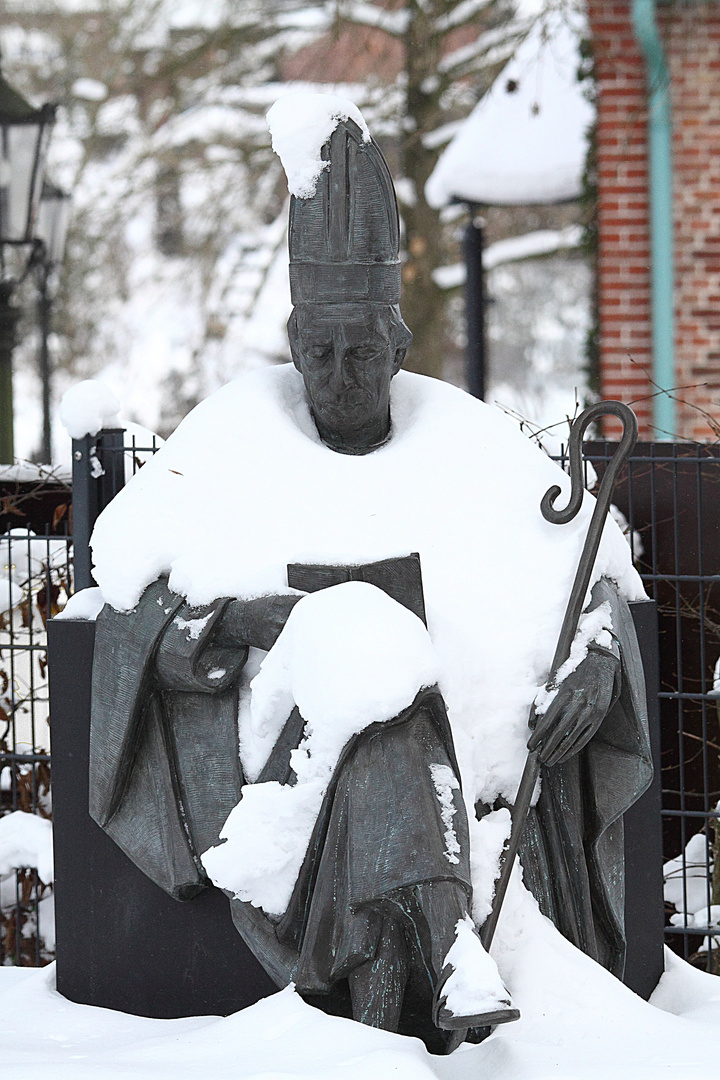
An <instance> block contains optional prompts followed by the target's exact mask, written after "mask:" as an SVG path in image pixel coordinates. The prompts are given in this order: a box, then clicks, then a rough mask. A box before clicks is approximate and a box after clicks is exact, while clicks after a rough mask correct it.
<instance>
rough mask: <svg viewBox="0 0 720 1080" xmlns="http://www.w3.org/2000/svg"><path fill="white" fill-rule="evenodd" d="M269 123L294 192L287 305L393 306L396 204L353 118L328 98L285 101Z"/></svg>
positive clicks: (374, 149)
mask: <svg viewBox="0 0 720 1080" xmlns="http://www.w3.org/2000/svg"><path fill="white" fill-rule="evenodd" d="M295 98H299V99H301V101H300V104H301V105H302V108H299V107H298V104H296V103H294V101H293V99H295ZM268 122H269V123H270V127H271V132H272V137H273V147H274V148H275V149H276V150H277V152H278V153H279V154H280V156H281V159H282V162H283V165H284V167H285V170H286V172H287V174H288V185H289V187H290V190H291V192H292V198H291V201H290V227H289V247H290V292H291V296H292V302H293V304H302V303H315V304H317V303H337V302H338V301H344V302H347V303H367V302H371V303H381V304H397V303H398V302H399V300H400V223H399V216H398V209H397V200H396V198H395V190H394V188H393V184H392V179H391V177H390V173H389V170H388V167H387V164H386V163H385V159H384V158H383V156H382V153H381V151H380V149H379V147H378V146H377V144H376V143H374V142H373V140H372V139H371V138H370V135H369V132H368V130H367V126H366V125H365V121H364V120H363V118H362V116H361V115H360V113H359V111H358V110H357V109H356V108H355V106H354V105H352V103H351V102H346V101H343V99H342V98H335V97H334V96H330V95H326V94H293V95H290V94H289V95H287V96H286V97H284V98H281V99H280V100H279V101H278V102H277V103H276V104H275V105H274V106H273V108H272V109H271V110H270V112H269V113H268ZM321 140H322V141H321ZM310 181H311V182H310Z"/></svg>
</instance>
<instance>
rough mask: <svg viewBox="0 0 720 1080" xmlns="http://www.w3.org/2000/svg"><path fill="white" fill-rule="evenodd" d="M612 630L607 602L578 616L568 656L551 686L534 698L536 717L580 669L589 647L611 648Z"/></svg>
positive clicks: (545, 710) (545, 687) (547, 707)
mask: <svg viewBox="0 0 720 1080" xmlns="http://www.w3.org/2000/svg"><path fill="white" fill-rule="evenodd" d="M612 628H613V624H612V612H611V610H610V604H609V602H608V601H607V600H606V601H605V602H604V603H602V604H599V605H598V606H597V607H596V608H593V610H592V611H586V612H585V613H584V614H583V615H581V616H580V618H579V620H578V628H577V632H576V634H575V638H574V640H573V643H572V645H571V646H570V655H569V656H568V658H567V660H566V661H565V663H564V664H562V665H561V666H560V667H559V668H558V670H557V674H556V675H555V678H554V679H553V680H552V686H544V687H543V688H542V689H541V690H540V691H539V692H538V694H537V697H536V698H535V712H536V713H537V715H538V716H542V715H543V713H546V712H547V710H548V709H549V708H550V705H551V704H552V702H553V701H554V700H555V698H556V697H557V692H558V690H559V689H560V687H561V686H562V684H563V682H564V681H565V679H567V677H568V675H572V673H573V671H575V670H576V669H577V668H579V667H580V664H581V663H582V662H583V660H584V659H585V657H586V656H587V654H588V648H589V647H590V645H599V646H600V647H601V648H603V649H611V648H612V644H613V636H612V633H611V631H612Z"/></svg>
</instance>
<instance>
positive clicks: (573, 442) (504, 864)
mask: <svg viewBox="0 0 720 1080" xmlns="http://www.w3.org/2000/svg"><path fill="white" fill-rule="evenodd" d="M606 415H610V416H617V418H618V419H619V420H621V421H622V425H623V434H622V439H621V440H620V444H619V446H618V448H617V450H616V451H615V453H614V454H613V456H612V458H611V459H610V461H609V462H608V466H607V468H606V470H605V474H604V476H603V478H602V481H601V483H600V490H599V491H598V494H597V499H596V502H595V509H594V510H593V515H592V518H591V520H590V527H589V528H588V532H587V536H586V538H585V545H584V547H583V550H582V555H581V556H580V562H579V564H578V568H577V573H576V574H575V581H574V582H573V587H572V591H571V593H570V599H569V600H568V605H567V608H566V610H565V618H564V619H563V624H562V628H561V630H560V636H559V638H558V643H557V646H556V649H555V655H554V657H553V662H552V665H551V667H550V675H549V677H548V680H547V684H546V686H547V689H548V690H553V689H556V688H557V683H556V681H555V680H556V678H557V673H558V671H559V669H560V668H561V667H562V665H563V664H564V663H565V661H566V660H567V658H568V656H569V655H570V646H571V645H572V643H573V641H574V639H575V634H576V633H577V628H578V620H579V619H580V615H581V613H582V609H583V605H584V603H585V597H586V595H587V590H588V585H589V584H590V576H591V574H592V571H593V567H594V565H595V559H596V556H597V553H598V548H599V546H600V540H601V537H602V532H603V528H604V526H605V518H606V516H607V512H608V509H609V507H610V500H611V498H612V493H613V488H614V486H615V480H616V478H617V474H618V471H619V470H620V468H621V466H622V465H624V463H625V461H626V460H627V458H628V457H629V456H630V454H631V453H632V449H633V447H634V446H635V442H636V440H637V434H638V425H637V418H636V417H635V413H634V412H633V411H632V409H630V408H628V406H627V405H623V404H622V402H620V401H599V402H598V403H597V404H596V405H591V406H590V407H589V408H587V409H585V410H584V412H582V413H581V414H580V416H578V418H577V420H575V422H574V423H573V425H572V427H571V429H570V438H569V440H568V443H569V456H570V480H571V488H570V501H569V502H568V504H567V506H566V507H565V509H564V510H556V509H555V507H554V503H555V500H556V499H557V497H558V495H560V493H561V491H562V489H561V488H560V487H558V485H557V484H554V485H553V486H552V487H551V488H548V490H547V491H546V492H545V494H544V496H543V498H542V502H541V503H540V510H541V511H542V515H543V517H544V518H545V520H546V521H550V522H552V523H553V525H567V523H568V522H569V521H572V519H573V518H574V517H575V516H576V514H577V513H578V511H579V510H580V507H581V505H582V500H583V494H584V484H583V466H582V441H583V436H584V434H585V431H586V430H587V428H588V425H589V424H591V423H592V422H593V420H597V418H598V417H599V416H606ZM528 724H529V727H530V728H531V729H532V728H533V727H534V726H535V706H534V704H533V705H532V706H531V708H530V718H529V720H528ZM538 753H539V752H538V751H537V750H531V751H530V752H529V753H528V756H527V759H526V761H525V768H524V770H523V774H522V779H521V781H520V787H519V788H518V793H517V798H516V799H515V805H514V806H513V810H512V829H511V831H510V839H509V840H508V842H507V844H506V845H505V848H504V850H503V852H502V854H501V856H500V873H499V874H498V879H497V884H496V886H495V896H494V897H493V905H492V911H491V912H490V914H489V916H488V917H487V919H486V921H485V923H484V925H483V927H482V930H481V931H480V938H481V940H482V943H483V945H484V946H485V948H486V949H489V948H490V944H491V942H492V939H493V935H494V933H495V927H496V926H497V921H498V918H499V916H500V908H501V907H502V902H503V900H504V899H505V893H506V891H507V887H508V882H509V881H510V874H511V872H512V868H513V864H514V862H515V856H516V855H517V851H518V847H519V845H520V839H521V837H522V834H523V830H524V828H525V822H526V820H527V815H528V811H529V809H530V800H531V799H532V796H533V792H534V791H535V785H536V783H537V779H538V775H539V773H540V758H539V757H538Z"/></svg>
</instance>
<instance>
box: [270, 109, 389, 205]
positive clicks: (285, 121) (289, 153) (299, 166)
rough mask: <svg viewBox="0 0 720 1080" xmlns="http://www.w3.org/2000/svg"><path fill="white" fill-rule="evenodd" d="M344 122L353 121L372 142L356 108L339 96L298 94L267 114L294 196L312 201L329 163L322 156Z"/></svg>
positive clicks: (366, 138) (366, 140)
mask: <svg viewBox="0 0 720 1080" xmlns="http://www.w3.org/2000/svg"><path fill="white" fill-rule="evenodd" d="M341 120H354V121H355V123H356V124H357V126H358V127H359V128H360V130H361V131H362V133H363V138H364V140H365V142H370V132H369V131H368V127H367V124H366V123H365V121H364V120H363V117H362V114H361V112H360V110H359V109H358V107H357V105H353V103H352V101H348V100H347V99H346V98H343V97H339V96H338V95H337V94H311V93H309V92H307V91H299V92H297V93H293V94H286V95H285V96H284V97H281V98H279V99H278V100H277V101H276V102H275V104H274V105H273V106H272V108H271V109H270V110H269V112H268V114H267V122H268V126H269V127H270V134H271V136H272V147H273V150H274V151H275V153H276V154H277V155H278V157H279V158H280V160H281V161H282V163H283V168H284V169H285V174H286V176H287V181H288V187H289V189H290V193H291V195H294V196H295V198H296V199H309V198H311V197H312V196H313V195H314V194H315V189H316V187H317V182H318V179H319V177H320V174H321V173H322V172H323V170H324V169H327V167H328V165H329V164H330V162H329V161H323V160H322V158H321V156H320V152H321V150H322V148H323V146H324V145H325V143H326V142H327V141H328V139H329V138H330V136H331V135H332V133H333V131H334V130H335V128H336V127H337V126H338V124H339V123H340V121H341Z"/></svg>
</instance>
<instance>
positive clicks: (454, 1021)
mask: <svg viewBox="0 0 720 1080" xmlns="http://www.w3.org/2000/svg"><path fill="white" fill-rule="evenodd" d="M519 1019H520V1010H519V1009H515V1008H513V1004H512V1002H511V1001H510V1000H509V999H508V1001H507V1003H502V1004H499V1007H498V1008H496V1009H489V1010H488V1011H487V1012H479V1013H460V1014H458V1013H454V1012H453V1011H452V1009H448V1007H447V1003H446V999H445V998H440V1000H439V1001H438V1005H437V1008H436V1009H435V1010H433V1021H434V1023H435V1026H436V1027H439V1028H442V1029H443V1030H444V1031H460V1030H464V1031H467V1030H468V1028H481V1027H495V1026H496V1025H497V1024H509V1023H510V1022H511V1021H512V1020H519Z"/></svg>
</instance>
